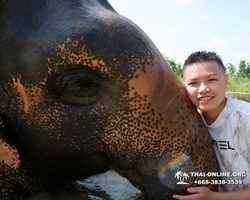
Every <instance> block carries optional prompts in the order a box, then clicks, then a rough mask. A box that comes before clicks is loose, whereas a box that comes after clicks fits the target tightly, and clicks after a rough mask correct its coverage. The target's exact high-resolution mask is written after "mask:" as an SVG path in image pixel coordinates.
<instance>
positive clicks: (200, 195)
mask: <svg viewBox="0 0 250 200" xmlns="http://www.w3.org/2000/svg"><path fill="white" fill-rule="evenodd" d="M188 192H190V193H192V194H190V195H185V196H182V195H174V196H173V197H174V198H175V199H179V200H198V199H202V200H235V199H237V200H250V188H245V189H242V190H239V191H232V192H213V191H211V190H210V189H209V188H206V187H190V188H188Z"/></svg>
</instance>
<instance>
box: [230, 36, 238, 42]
mask: <svg viewBox="0 0 250 200" xmlns="http://www.w3.org/2000/svg"><path fill="white" fill-rule="evenodd" d="M231 38H232V40H234V41H239V40H240V38H239V37H237V36H233V37H231Z"/></svg>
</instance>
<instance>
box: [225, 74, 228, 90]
mask: <svg viewBox="0 0 250 200" xmlns="http://www.w3.org/2000/svg"><path fill="white" fill-rule="evenodd" d="M225 82H226V87H227V85H228V74H225Z"/></svg>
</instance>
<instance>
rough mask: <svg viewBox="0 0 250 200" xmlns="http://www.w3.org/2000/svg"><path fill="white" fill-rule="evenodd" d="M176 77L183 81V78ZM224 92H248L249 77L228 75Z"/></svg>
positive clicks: (249, 90)
mask: <svg viewBox="0 0 250 200" xmlns="http://www.w3.org/2000/svg"><path fill="white" fill-rule="evenodd" d="M178 78H179V80H180V81H181V82H182V83H183V78H182V77H178ZM226 92H239V93H250V79H248V78H242V77H237V76H232V77H229V78H228V86H227V89H226Z"/></svg>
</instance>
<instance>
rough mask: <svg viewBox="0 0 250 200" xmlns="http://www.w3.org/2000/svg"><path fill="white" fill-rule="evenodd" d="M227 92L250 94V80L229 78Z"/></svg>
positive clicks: (235, 77)
mask: <svg viewBox="0 0 250 200" xmlns="http://www.w3.org/2000/svg"><path fill="white" fill-rule="evenodd" d="M226 91H227V92H240V93H250V80H249V79H248V78H241V77H237V76H232V77H229V80H228V86H227V90H226Z"/></svg>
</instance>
